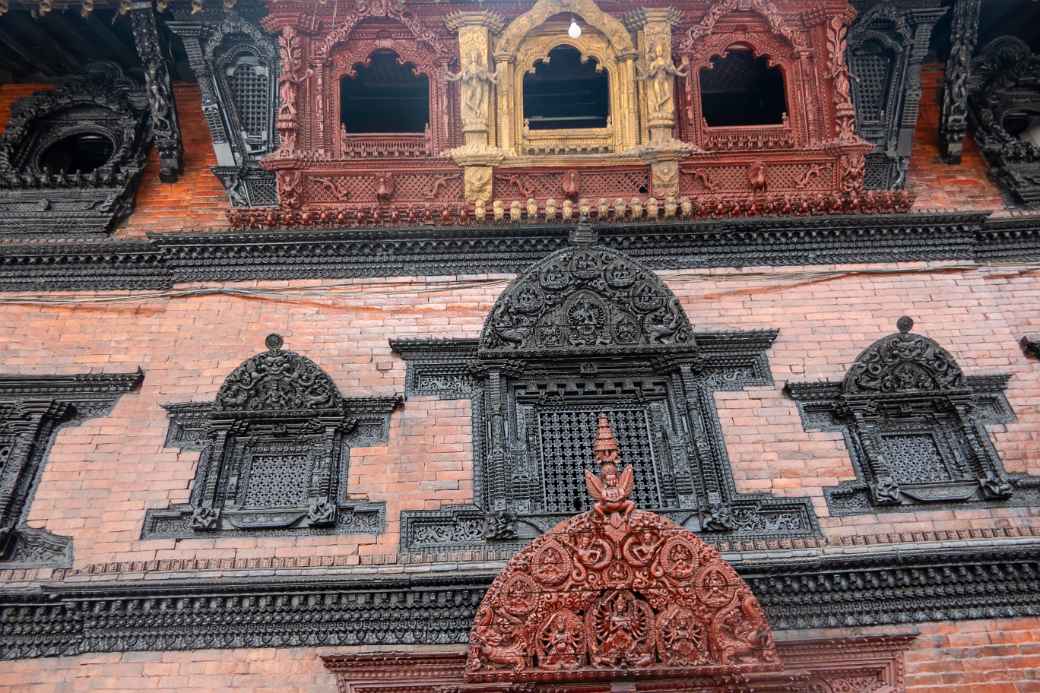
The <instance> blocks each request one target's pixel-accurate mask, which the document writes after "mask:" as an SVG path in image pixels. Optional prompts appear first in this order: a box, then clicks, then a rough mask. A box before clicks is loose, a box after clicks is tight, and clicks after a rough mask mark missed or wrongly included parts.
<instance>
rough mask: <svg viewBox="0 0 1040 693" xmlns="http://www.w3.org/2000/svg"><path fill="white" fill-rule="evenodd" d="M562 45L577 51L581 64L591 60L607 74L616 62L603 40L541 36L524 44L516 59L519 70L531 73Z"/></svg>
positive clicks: (600, 70) (599, 70) (598, 69)
mask: <svg viewBox="0 0 1040 693" xmlns="http://www.w3.org/2000/svg"><path fill="white" fill-rule="evenodd" d="M563 47H568V48H573V49H574V50H576V51H578V53H579V54H580V55H581V62H582V63H583V64H584V63H587V62H589V61H590V60H591V61H593V62H594V63H595V64H596V72H603V71H604V70H605V71H606V72H607V73H608V74H609V73H610V72H612V70H611V67H613V65H615V64H616V63H615V59H614V56H613V55H612V54H611V50H610V47H609V45H607V44H606V43H605V42H604V43H600V42H597V41H587V40H575V39H572V38H570V37H569V36H563V37H560V36H542V37H540V38H539V40H537V41H531V42H529V43H527V44H525V46H524V48H525V50H524V51H523V54H522V55H521V56H520V58H519V59H518V60H517V65H518V66H519V68H520V69H519V72H521V73H523V74H530V73H533V72H534V70H535V68H536V67H537V66H538V63H541V62H548V61H549V56H550V54H551V53H552V52H553V51H554V50H556V49H557V48H563Z"/></svg>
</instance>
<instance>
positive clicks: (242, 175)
mask: <svg viewBox="0 0 1040 693" xmlns="http://www.w3.org/2000/svg"><path fill="white" fill-rule="evenodd" d="M167 26H168V27H169V28H170V30H171V31H173V32H174V33H175V34H177V35H178V36H179V37H180V38H181V40H182V41H183V42H184V47H185V50H186V52H187V54H188V62H189V64H190V65H191V69H192V71H193V72H194V73H195V78H196V80H197V81H198V84H199V88H200V90H201V91H202V112H203V116H204V117H205V119H206V124H207V126H208V127H209V131H210V137H211V138H212V140H213V150H214V153H215V154H216V157H217V165H216V166H214V167H213V173H214V175H216V176H217V177H218V178H219V179H220V181H221V183H223V185H224V188H225V190H227V193H228V200H229V202H230V203H231V206H232V207H270V206H274V205H277V204H278V196H277V192H276V189H275V180H274V175H273V174H271V173H270V172H268V171H265V170H263V169H262V168H261V167H260V158H261V157H262V156H263V155H265V154H268V153H270V152H272V151H274V150H275V148H276V146H277V141H278V137H277V132H276V131H275V127H274V117H275V112H276V108H275V106H276V104H277V84H278V74H279V65H278V50H277V46H276V44H275V42H274V39H273V38H272V37H271V36H269V35H268V34H266V33H265V32H264V31H263V30H261V29H260V28H259V27H258V26H257V25H256V24H255V23H254V19H253V18H250V17H245V16H243V15H241V14H239V13H237V12H235V11H233V10H232V11H228V12H226V13H222V14H221V15H220V16H218V17H211V16H209V15H208V14H203V15H202V16H201V17H195V16H186V17H181V16H178V17H177V19H176V20H175V21H170V22H167ZM243 58H246V59H251V60H254V61H255V62H256V66H257V69H262V70H266V71H267V73H268V76H269V81H270V84H269V95H268V104H269V107H270V115H269V118H268V120H269V122H268V123H267V126H266V129H265V132H264V133H263V134H262V141H261V142H260V143H256V144H254V143H251V142H248V141H247V140H246V138H245V137H243V136H242V128H241V125H240V122H241V119H242V114H240V113H239V110H238V105H237V104H236V101H235V98H234V95H233V93H232V90H231V88H230V85H229V84H228V81H227V78H226V76H225V73H226V71H227V69H228V68H229V67H231V66H232V65H234V64H235V63H237V62H239V61H241V60H242V59H243Z"/></svg>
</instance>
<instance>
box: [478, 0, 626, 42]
mask: <svg viewBox="0 0 1040 693" xmlns="http://www.w3.org/2000/svg"><path fill="white" fill-rule="evenodd" d="M564 12H570V13H573V14H575V15H578V16H579V17H581V18H582V19H583V20H585V22H586V23H588V25H589V26H591V27H593V28H595V29H596V30H597V31H599V32H600V33H602V34H603V35H604V36H606V37H607V39H608V40H609V41H610V45H611V47H612V48H613V49H614V50H615V51H616V52H617V53H618V55H619V56H625V55H629V54H634V53H635V50H636V48H635V44H634V43H633V42H632V36H631V35H630V34H629V33H628V29H626V28H625V25H624V24H622V23H621V21H620V20H618V19H617V18H615V17H613V16H611V15H609V14H607V13H606V12H604V11H603V10H601V9H600V8H599V6H598V5H596V3H595V2H593V0H538V2H536V3H535V4H534V7H532V8H531V9H530V10H528V11H527V12H525V13H524V14H522V15H520V16H519V17H517V18H516V19H514V20H513V21H512V22H510V24H509V26H507V27H506V29H505V31H503V32H502V35H501V37H500V38H499V39H498V42H497V43H496V45H495V54H496V56H497V55H514V54H515V53H516V51H517V50H518V49H519V48H520V45H521V43H523V41H524V39H525V38H526V37H527V35H528V34H529V33H531V31H533V30H534V29H535V28H537V27H539V26H541V25H542V24H543V23H545V21H546V20H547V19H549V18H550V17H553V16H555V15H558V14H561V13H564Z"/></svg>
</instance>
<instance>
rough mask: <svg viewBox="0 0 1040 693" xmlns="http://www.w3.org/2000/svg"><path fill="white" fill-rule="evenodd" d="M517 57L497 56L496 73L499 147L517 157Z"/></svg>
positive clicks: (507, 54)
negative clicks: (515, 74)
mask: <svg viewBox="0 0 1040 693" xmlns="http://www.w3.org/2000/svg"><path fill="white" fill-rule="evenodd" d="M514 64H515V57H514V56H513V55H511V54H509V53H496V54H495V73H496V74H497V75H498V90H497V91H498V118H497V125H498V146H499V148H500V149H502V150H504V151H506V152H508V153H510V154H512V155H513V156H516V154H517V152H516V146H515V145H516V142H515V134H514V133H513V112H514V109H515V108H516V104H514V103H513V66H514Z"/></svg>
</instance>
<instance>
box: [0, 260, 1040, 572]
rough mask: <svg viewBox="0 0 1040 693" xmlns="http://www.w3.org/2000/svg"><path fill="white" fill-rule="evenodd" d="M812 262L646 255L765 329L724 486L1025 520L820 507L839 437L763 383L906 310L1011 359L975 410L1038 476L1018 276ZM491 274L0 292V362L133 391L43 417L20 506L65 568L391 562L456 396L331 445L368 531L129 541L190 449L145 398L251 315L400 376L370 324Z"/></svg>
mask: <svg viewBox="0 0 1040 693" xmlns="http://www.w3.org/2000/svg"><path fill="white" fill-rule="evenodd" d="M814 271H815V272H818V273H821V274H814V275H811V276H810V275H806V274H805V273H804V272H803V271H801V270H797V269H789V270H779V269H778V270H769V271H765V272H761V273H757V272H754V271H751V270H748V271H738V270H732V271H721V270H713V271H709V272H703V273H700V272H694V271H690V272H666V273H663V277H664V278H665V280H666V281H667V282H668V284H669V285H670V286H671V287H672V289H673V290H674V291H675V292H676V293H677V295H678V296H679V297H680V299H681V300H682V302H683V304H684V306H685V308H686V310H687V312H688V313H689V316H690V319H691V320H692V321H693V323H694V325H695V326H696V328H697V329H700V330H719V329H738V330H749V329H766V328H779V329H780V337H779V339H778V340H777V342H776V344H775V345H774V347H773V349H772V350H771V351H770V352H769V363H770V366H771V368H772V372H773V375H774V377H775V381H776V382H775V384H774V385H773V386H767V387H754V388H749V389H747V390H746V391H743V392H726V393H719V394H718V395H717V401H718V408H719V416H720V419H721V423H722V427H723V430H724V433H725V436H726V442H727V445H728V448H729V454H730V458H731V462H732V467H733V473H734V477H735V479H736V483H737V487H738V489H739V490H741V491H744V492H753V491H768V492H771V493H774V494H777V495H790V496H802V495H808V496H810V497H811V498H812V499H813V501H814V503H815V506H816V511H817V513H818V514H819V516H820V518H821V522H822V524H823V527H824V529H825V532H826V534H827V536H828V538H829V540H830V541H832V542H837V543H843V542H844V541H845V540H847V539H849V538H851V537H864V536H870V537H876V536H877V535H889V534H899V533H904V534H909V533H917V535H914V536H913V537H911V539H912V540H916V541H924V540H936V539H946V538H947V536H945V535H939V534H935V533H936V532H947V531H953V532H957V531H960V532H962V533H965V534H964V535H965V536H968V537H970V536H972V535H971V533H972V531H974V532H975V535H976V536H980V537H981V536H986V535H993V534H994V532H996V533H997V534H1000V535H1005V534H1007V533H1012V534H1014V533H1022V532H1024V533H1027V534H1028V533H1032V532H1035V531H1037V530H1040V509H1030V508H996V509H976V508H960V509H953V510H921V511H917V512H902V513H891V512H890V513H882V514H877V515H860V516H851V517H845V518H830V517H828V516H827V507H826V503H825V501H824V497H823V492H822V489H823V488H824V487H827V486H833V485H835V484H837V483H839V482H840V481H842V480H846V479H852V478H854V477H855V475H854V472H853V469H852V466H851V463H850V461H849V456H848V452H847V450H846V448H845V445H844V442H843V441H842V439H841V436H840V435H839V434H836V433H828V432H806V431H805V430H803V427H802V422H801V420H800V417H799V415H798V411H797V408H796V406H795V403H794V402H793V401H791V400H789V399H787V398H786V397H785V396H784V395H783V393H782V388H783V385H784V384H785V383H786V382H787V381H789V380H793V381H814V380H821V379H826V380H840V379H841V378H842V377H843V376H844V374H845V372H846V370H847V369H848V367H849V366H850V364H851V363H852V362H853V360H854V359H855V358H856V356H857V355H858V354H859V352H860V351H861V350H863V349H864V348H865V347H867V346H868V345H869V344H870V343H872V342H873V341H874V340H876V339H877V338H879V337H881V336H883V335H885V334H889V333H891V332H893V331H894V329H895V328H894V324H895V320H896V318H897V317H898V316H900V315H902V314H908V315H911V316H913V317H915V318H916V319H917V321H918V325H917V329H918V331H920V332H922V333H924V334H927V335H929V336H931V337H932V338H934V339H936V340H937V341H938V342H939V343H940V344H941V345H942V346H944V347H945V348H947V349H948V350H949V351H950V352H951V353H952V354H953V355H954V356H955V357H956V358H957V359H958V360H959V362H960V365H961V367H962V368H963V369H964V371H965V372H966V373H968V374H969V375H971V374H992V373H1011V374H1012V375H1013V378H1012V380H1011V384H1010V387H1009V391H1008V398H1009V400H1010V402H1011V404H1012V406H1013V407H1014V409H1015V411H1016V412H1017V415H1018V421H1017V422H1015V423H1011V424H1008V425H1006V426H995V427H992V428H991V430H992V432H993V438H994V441H995V443H996V446H997V449H998V450H999V452H1000V454H1001V457H1002V459H1003V461H1004V464H1005V466H1006V468H1007V469H1008V470H1009V471H1011V472H1028V473H1032V474H1040V456H1038V455H1037V452H1036V451H1037V448H1038V438H1040V411H1038V410H1037V407H1036V404H1035V403H1036V402H1037V401H1038V398H1040V364H1038V363H1037V362H1035V361H1033V360H1029V359H1027V358H1026V357H1025V356H1023V354H1022V352H1021V351H1020V350H1019V348H1018V346H1017V339H1018V338H1019V337H1020V336H1021V335H1022V334H1024V333H1027V332H1035V331H1038V329H1040V317H1038V316H1037V314H1036V310H1035V306H1036V300H1037V296H1038V294H1040V282H1038V280H1037V278H1035V277H1034V276H1032V275H1029V274H1016V273H1013V272H1010V271H1005V270H998V269H965V268H953V269H943V268H942V267H939V266H935V267H930V266H927V265H923V264H907V265H901V266H895V265H888V266H884V265H878V266H858V267H855V268H846V269H845V270H842V268H814ZM505 281H506V278H503V277H486V278H478V279H476V280H474V281H472V282H467V283H466V284H465V285H458V284H455V283H453V282H448V281H446V282H443V283H438V282H436V281H434V280H427V279H415V280H407V279H402V280H355V281H346V282H318V281H312V282H298V283H293V284H292V285H290V284H289V283H287V282H267V283H250V284H240V285H236V286H235V287H234V288H236V289H237V288H250V289H264V290H268V291H271V292H275V293H272V294H271V295H268V296H264V297H239V296H229V295H221V294H216V295H213V294H210V295H205V296H193V295H182V296H174V297H166V298H160V299H154V298H148V299H146V298H140V299H135V300H133V301H130V302H127V303H119V304H114V305H113V304H100V305H96V304H89V303H86V304H84V303H77V304H73V305H62V306H53V305H48V306H44V305H4V306H0V319H2V320H3V321H4V322H5V323H6V324H16V325H18V326H19V329H18V330H8V331H4V332H3V333H2V335H0V351H2V353H3V354H4V358H3V370H4V372H7V373H74V372H82V371H88V370H94V371H107V372H114V371H132V370H133V369H135V368H137V367H138V366H140V367H142V368H143V369H144V371H145V379H144V384H143V386H142V388H141V390H140V392H138V393H133V394H129V395H126V396H124V397H122V398H121V399H120V400H119V402H118V404H117V405H116V407H115V410H114V411H113V413H112V414H111V415H110V416H107V417H100V418H97V419H92V420H89V421H86V422H84V423H82V424H81V425H79V426H77V427H73V428H66V429H63V430H62V431H61V432H60V433H59V434H58V438H57V441H56V444H55V445H54V446H53V449H52V450H51V452H50V458H49V461H48V463H47V467H46V470H45V472H44V475H43V478H42V482H41V484H40V486H39V489H38V492H37V494H36V498H35V500H34V501H33V503H32V506H31V509H30V512H29V516H28V520H29V523H30V524H31V525H32V526H35V527H46V528H48V529H49V530H50V531H52V532H55V533H58V534H64V535H69V536H72V537H73V538H74V541H75V561H76V567H77V568H86V567H87V566H89V565H92V564H98V563H108V562H113V561H148V560H160V559H232V558H256V557H272V556H273V557H293V558H305V557H310V558H314V559H318V558H321V557H327V556H340V557H347V558H348V560H349V561H352V562H363V561H370V560H375V559H373V558H372V557H373V556H380V557H381V558H379V560H380V561H383V560H391V561H392V560H395V559H394V557H393V554H394V553H395V552H396V549H397V532H398V519H399V513H400V511H401V510H404V509H434V508H437V507H440V506H441V505H445V504H454V503H462V502H466V501H468V500H470V498H471V495H472V483H471V480H472V474H473V470H472V452H471V448H470V443H469V437H470V425H471V424H470V417H469V405H468V402H466V401H442V400H437V399H435V398H430V397H414V398H411V399H409V400H408V401H407V402H406V404H405V406H404V407H403V408H401V409H399V410H398V411H397V412H396V413H395V414H394V415H393V416H392V418H391V425H390V435H389V442H388V443H387V444H386V445H379V446H373V447H370V448H361V449H354V450H352V451H351V454H350V471H349V491H350V493H351V495H352V496H353V497H355V498H367V499H370V500H373V501H384V502H386V503H387V520H388V527H387V531H386V532H385V533H383V534H381V535H379V536H378V537H372V536H368V535H362V536H349V537H343V536H333V537H308V538H292V537H276V538H203V539H191V540H181V541H175V540H173V539H157V540H148V541H142V540H140V539H139V536H140V531H141V526H142V522H143V518H144V513H145V509H146V508H152V507H166V506H167V505H168V504H169V503H171V502H185V501H186V500H187V498H188V492H189V487H190V483H191V481H192V479H193V476H194V473H195V465H196V463H197V460H198V453H197V452H190V451H185V452H179V451H177V450H174V449H166V448H164V447H163V442H164V438H165V434H166V429H167V419H166V415H165V411H164V410H163V409H162V407H161V405H163V404H167V403H172V402H184V401H190V400H195V401H210V400H212V399H213V398H214V396H215V395H216V393H217V390H218V389H219V387H220V385H221V382H222V381H223V379H224V377H226V376H227V375H228V374H229V373H230V372H231V371H232V370H233V369H234V368H235V367H236V366H237V365H238V364H239V363H241V362H242V361H243V360H245V359H246V358H248V357H250V356H251V355H253V354H254V353H256V352H258V351H260V350H262V348H263V346H262V345H263V339H264V336H265V335H266V334H267V333H269V332H279V333H281V334H283V335H284V336H285V337H286V344H287V347H288V348H291V349H293V350H294V351H297V352H299V353H302V354H304V355H306V356H309V357H310V358H312V359H313V360H315V361H316V362H317V363H318V364H319V365H320V366H322V367H323V368H324V369H326V370H327V371H328V372H329V374H330V375H331V376H332V378H333V379H334V381H335V382H336V383H337V385H338V386H339V387H340V389H341V391H342V392H343V393H344V394H345V395H347V396H359V395H370V394H372V395H375V394H378V395H387V394H392V393H395V392H400V391H402V390H403V388H404V375H405V364H404V362H403V361H402V360H401V359H399V358H397V357H396V356H394V355H393V354H391V353H390V348H389V345H388V343H387V340H388V339H390V338H393V337H405V336H421V337H476V336H477V335H479V332H480V329H481V325H482V322H483V320H484V317H485V316H486V314H487V312H488V311H489V310H490V308H491V305H492V302H493V301H494V299H495V297H496V296H497V295H498V294H499V293H500V292H501V290H502V289H503V287H504V285H505ZM188 288H189V287H185V290H187V289H188ZM229 288H230V287H229ZM79 298H80V299H84V298H88V299H89V297H79ZM41 345H42V346H41ZM874 540H877V541H900V540H901V539H900V538H899V537H896V538H892V537H887V538H881V539H872V541H874ZM384 556H385V557H386V558H383V557H384Z"/></svg>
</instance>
